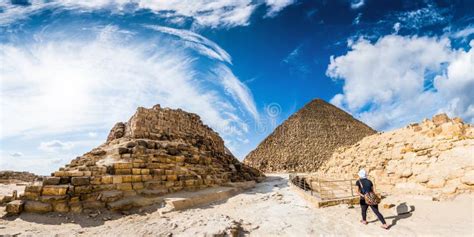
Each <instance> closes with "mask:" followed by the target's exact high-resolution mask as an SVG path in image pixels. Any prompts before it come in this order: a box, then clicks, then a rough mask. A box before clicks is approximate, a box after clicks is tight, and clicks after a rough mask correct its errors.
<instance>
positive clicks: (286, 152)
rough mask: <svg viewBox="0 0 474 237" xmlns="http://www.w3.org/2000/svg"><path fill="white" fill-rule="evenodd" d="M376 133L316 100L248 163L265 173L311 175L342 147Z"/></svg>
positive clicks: (280, 127) (260, 148)
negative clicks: (303, 173)
mask: <svg viewBox="0 0 474 237" xmlns="http://www.w3.org/2000/svg"><path fill="white" fill-rule="evenodd" d="M374 133H376V131H375V130H373V129H372V128H370V127H369V126H367V125H365V124H364V123H362V122H360V121H358V120H356V119H354V118H353V117H352V116H351V115H349V114H348V113H346V112H344V111H342V110H341V109H339V108H337V107H335V106H333V105H331V104H329V103H327V102H325V101H323V100H320V99H316V100H313V101H311V102H310V103H308V104H307V105H305V106H304V107H303V108H302V109H301V110H299V111H298V112H296V113H295V114H293V115H292V116H290V117H289V118H288V119H287V120H286V121H285V122H283V123H282V124H281V125H280V126H278V127H277V128H276V129H275V131H274V132H273V133H272V134H270V135H269V136H268V137H267V138H266V139H265V140H263V141H262V142H261V143H260V144H259V145H258V147H257V148H256V149H255V150H253V151H252V152H250V153H249V154H248V155H247V157H245V160H244V163H245V164H247V165H249V166H252V167H254V168H256V169H259V170H262V171H265V172H281V171H283V172H285V171H298V172H311V171H316V170H317V169H318V167H319V166H320V165H321V163H322V162H323V161H325V160H327V159H328V158H329V157H331V155H332V153H333V152H334V150H335V149H336V148H338V147H341V146H348V145H352V144H354V143H356V142H357V141H359V140H360V139H362V138H363V137H365V136H368V135H372V134H374Z"/></svg>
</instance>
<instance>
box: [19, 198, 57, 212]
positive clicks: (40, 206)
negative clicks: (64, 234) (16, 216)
mask: <svg viewBox="0 0 474 237" xmlns="http://www.w3.org/2000/svg"><path fill="white" fill-rule="evenodd" d="M24 209H25V211H26V212H35V213H46V212H50V211H52V210H53V207H52V205H51V204H50V203H44V202H38V201H29V200H28V201H26V203H25V206H24Z"/></svg>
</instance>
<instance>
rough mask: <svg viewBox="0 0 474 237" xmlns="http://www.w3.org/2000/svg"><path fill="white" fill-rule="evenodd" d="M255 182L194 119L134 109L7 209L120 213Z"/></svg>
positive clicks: (188, 115)
mask: <svg viewBox="0 0 474 237" xmlns="http://www.w3.org/2000/svg"><path fill="white" fill-rule="evenodd" d="M261 179H263V175H262V173H260V172H259V171H258V170H256V169H253V168H251V167H248V166H246V165H244V164H242V163H241V162H240V161H239V160H237V159H236V158H235V157H234V156H233V155H232V154H231V153H230V152H228V150H227V148H226V147H225V146H224V141H223V140H222V138H220V136H219V134H217V133H216V132H214V131H213V130H212V129H211V128H209V127H208V126H206V125H205V124H203V123H202V121H201V119H200V118H199V116H198V115H196V114H193V113H188V112H185V111H183V110H181V109H176V110H174V109H169V108H161V107H160V105H155V106H153V107H152V108H150V109H147V108H143V107H139V108H138V109H137V112H136V113H135V114H134V115H133V116H132V117H131V118H130V120H129V121H128V122H126V123H122V122H120V123H117V124H116V125H115V126H114V127H113V128H112V130H111V131H110V133H109V135H108V138H107V142H105V143H104V144H102V145H100V146H99V147H97V148H94V149H92V150H91V151H90V152H87V153H85V154H84V155H82V156H79V157H77V158H76V159H74V160H72V161H71V162H70V164H68V165H66V166H65V167H63V168H60V169H59V170H58V171H56V172H54V173H53V174H52V175H51V177H44V179H43V182H36V183H34V184H33V185H29V186H27V187H26V188H25V193H24V195H23V196H21V197H20V198H21V200H16V202H13V203H11V204H9V205H8V206H7V212H8V213H10V214H18V213H19V212H21V211H22V210H25V211H27V212H42V213H43V212H50V211H55V212H82V211H83V210H84V209H98V208H108V209H111V210H123V209H129V208H133V207H139V206H144V205H150V202H152V201H154V200H159V196H162V195H165V194H168V193H172V192H178V191H181V190H186V191H195V190H198V189H203V188H207V187H213V186H219V185H226V184H227V183H229V182H241V181H253V180H256V181H260V180H261ZM154 198H158V199H154Z"/></svg>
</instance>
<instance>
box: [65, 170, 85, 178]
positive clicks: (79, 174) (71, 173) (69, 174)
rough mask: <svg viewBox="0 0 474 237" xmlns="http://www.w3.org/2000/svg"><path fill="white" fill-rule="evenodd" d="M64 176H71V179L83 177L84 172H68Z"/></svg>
mask: <svg viewBox="0 0 474 237" xmlns="http://www.w3.org/2000/svg"><path fill="white" fill-rule="evenodd" d="M65 176H71V177H78V176H84V172H83V171H79V170H69V171H66V175H65Z"/></svg>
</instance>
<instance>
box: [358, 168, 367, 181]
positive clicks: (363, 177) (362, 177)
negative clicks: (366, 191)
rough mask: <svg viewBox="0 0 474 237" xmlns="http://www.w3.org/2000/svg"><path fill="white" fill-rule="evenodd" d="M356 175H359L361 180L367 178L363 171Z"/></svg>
mask: <svg viewBox="0 0 474 237" xmlns="http://www.w3.org/2000/svg"><path fill="white" fill-rule="evenodd" d="M358 174H359V178H361V179H365V178H367V173H366V172H365V170H364V169H361V170H359V173H358Z"/></svg>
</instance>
